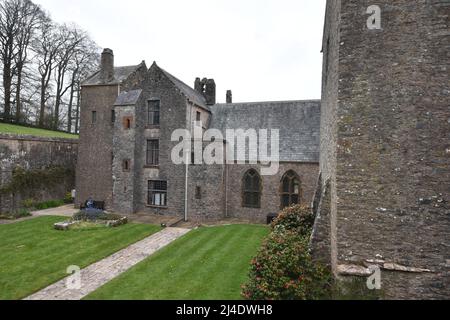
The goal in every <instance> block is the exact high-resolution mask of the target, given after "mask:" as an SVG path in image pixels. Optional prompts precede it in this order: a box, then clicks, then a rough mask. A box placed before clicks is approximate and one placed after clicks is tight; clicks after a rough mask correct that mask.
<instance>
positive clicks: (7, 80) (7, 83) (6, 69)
mask: <svg viewBox="0 0 450 320" xmlns="http://www.w3.org/2000/svg"><path fill="white" fill-rule="evenodd" d="M11 84H12V77H11V62H9V61H5V62H4V66H3V88H4V94H5V100H4V103H5V110H4V118H5V120H6V121H10V120H11Z"/></svg>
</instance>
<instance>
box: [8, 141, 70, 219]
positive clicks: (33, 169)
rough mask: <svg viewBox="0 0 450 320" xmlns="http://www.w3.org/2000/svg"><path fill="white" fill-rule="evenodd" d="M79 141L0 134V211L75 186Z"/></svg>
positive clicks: (59, 194) (58, 194)
mask: <svg viewBox="0 0 450 320" xmlns="http://www.w3.org/2000/svg"><path fill="white" fill-rule="evenodd" d="M77 151H78V140H75V139H61V138H43V137H33V136H18V135H10V134H0V213H10V212H13V211H15V210H18V209H21V208H23V207H24V201H26V200H31V199H32V200H33V201H35V202H44V201H48V200H54V199H63V198H64V196H65V194H66V193H67V192H70V191H71V190H72V189H75V167H76V161H77Z"/></svg>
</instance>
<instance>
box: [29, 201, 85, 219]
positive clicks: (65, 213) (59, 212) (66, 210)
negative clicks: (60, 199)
mask: <svg viewBox="0 0 450 320" xmlns="http://www.w3.org/2000/svg"><path fill="white" fill-rule="evenodd" d="M78 211H80V209H75V208H74V206H73V204H68V205H66V206H62V207H58V208H51V209H46V210H41V211H33V212H31V214H32V215H33V217H45V216H60V217H68V218H71V217H72V216H73V215H74V214H75V213H77V212H78Z"/></svg>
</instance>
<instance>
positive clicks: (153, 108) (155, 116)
mask: <svg viewBox="0 0 450 320" xmlns="http://www.w3.org/2000/svg"><path fill="white" fill-rule="evenodd" d="M147 108H148V111H147V112H148V119H147V121H148V125H150V126H159V124H160V120H161V119H160V117H161V101H160V100H149V101H148V102H147Z"/></svg>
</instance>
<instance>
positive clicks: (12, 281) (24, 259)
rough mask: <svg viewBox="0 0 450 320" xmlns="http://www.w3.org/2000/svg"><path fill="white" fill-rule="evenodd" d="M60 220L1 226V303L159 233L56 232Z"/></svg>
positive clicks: (128, 228) (126, 229)
mask: <svg viewBox="0 0 450 320" xmlns="http://www.w3.org/2000/svg"><path fill="white" fill-rule="evenodd" d="M64 219H65V218H61V217H41V218H36V219H33V220H27V221H23V222H19V223H15V224H9V225H1V226H0V300H12V299H21V298H25V297H27V296H28V295H30V294H33V293H34V292H36V291H38V290H40V289H43V288H45V287H46V286H48V285H50V284H52V283H54V282H56V281H58V280H60V279H62V278H64V277H65V276H67V274H66V269H67V267H68V266H70V265H77V266H79V267H81V268H84V267H87V266H88V265H90V264H92V263H94V262H96V261H98V260H101V259H103V258H106V257H108V256H110V255H112V254H113V253H115V252H117V251H120V250H121V249H123V248H125V247H127V246H129V245H131V244H133V243H135V242H138V241H140V240H142V239H144V238H146V237H148V236H150V235H151V234H153V233H155V232H158V231H160V230H161V228H160V227H156V226H149V225H139V224H128V225H125V226H122V227H119V228H101V229H92V230H73V231H66V232H63V231H56V230H54V229H53V224H54V223H56V222H59V221H62V220H64Z"/></svg>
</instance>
